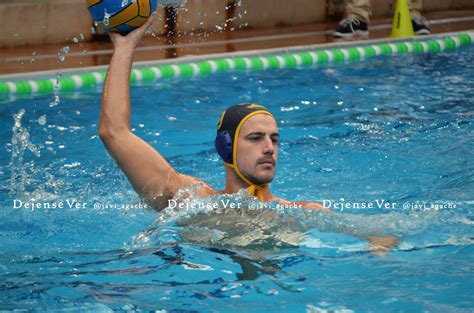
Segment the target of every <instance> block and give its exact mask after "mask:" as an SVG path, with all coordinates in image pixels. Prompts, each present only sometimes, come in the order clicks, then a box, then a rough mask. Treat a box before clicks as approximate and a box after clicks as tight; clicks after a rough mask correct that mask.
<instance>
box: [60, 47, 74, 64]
mask: <svg viewBox="0 0 474 313" xmlns="http://www.w3.org/2000/svg"><path fill="white" fill-rule="evenodd" d="M70 51H71V48H70V47H69V46H64V47H62V48H61V49H59V51H58V60H59V61H61V62H64V60H66V55H67V54H69V52H70Z"/></svg>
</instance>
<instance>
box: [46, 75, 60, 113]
mask: <svg viewBox="0 0 474 313" xmlns="http://www.w3.org/2000/svg"><path fill="white" fill-rule="evenodd" d="M61 76H62V74H59V73H58V74H57V75H56V82H55V84H54V92H53V99H54V101H52V102H50V103H49V107H50V108H52V107H55V106H57V105H59V104H60V103H61V99H60V97H59V92H60V90H61V83H60V80H61Z"/></svg>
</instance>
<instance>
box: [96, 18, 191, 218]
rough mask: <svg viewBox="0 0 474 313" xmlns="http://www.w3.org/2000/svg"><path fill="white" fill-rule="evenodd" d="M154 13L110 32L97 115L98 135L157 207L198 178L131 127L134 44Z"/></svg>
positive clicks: (134, 184)
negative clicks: (178, 169) (135, 24)
mask: <svg viewBox="0 0 474 313" xmlns="http://www.w3.org/2000/svg"><path fill="white" fill-rule="evenodd" d="M155 18H156V13H154V14H153V15H152V17H150V18H149V19H148V21H147V22H146V23H145V24H144V25H143V26H141V27H140V28H138V29H135V30H134V31H132V32H131V33H129V34H128V35H127V36H122V35H120V34H117V33H111V34H110V37H111V39H112V42H113V44H114V53H113V56H112V60H111V61H110V65H109V68H108V71H107V77H106V79H105V84H104V90H103V94H102V107H101V111H100V118H99V136H100V138H101V140H102V142H103V143H104V145H105V146H106V148H107V150H108V151H109V153H110V154H111V155H112V157H113V158H114V159H115V161H116V162H117V164H118V166H119V167H120V168H121V169H122V171H123V172H124V173H125V175H126V176H127V177H128V179H129V181H130V182H131V184H132V186H133V188H134V189H135V190H136V191H137V192H138V193H139V194H140V195H141V196H143V197H144V198H145V200H146V201H147V202H148V203H149V204H150V205H152V206H153V207H155V208H157V209H162V208H164V207H166V206H167V200H168V199H170V198H172V197H173V196H174V194H175V193H176V191H178V189H180V188H182V187H186V186H188V185H190V184H191V183H193V182H198V180H197V179H195V178H193V177H190V176H186V175H182V174H179V173H178V172H176V171H175V170H174V169H173V168H172V167H171V166H170V165H169V163H168V162H167V161H166V160H165V159H164V158H163V156H162V155H161V154H160V153H158V151H156V150H155V149H154V148H153V147H152V146H150V145H149V144H148V143H146V142H145V141H144V140H142V139H141V138H139V137H138V136H136V135H134V134H133V133H132V132H131V130H130V71H131V68H132V62H133V54H134V51H135V48H136V47H137V46H138V45H139V44H140V42H141V41H142V39H143V36H144V34H145V31H146V29H147V28H148V27H150V26H151V24H152V23H153V21H154V19H155Z"/></svg>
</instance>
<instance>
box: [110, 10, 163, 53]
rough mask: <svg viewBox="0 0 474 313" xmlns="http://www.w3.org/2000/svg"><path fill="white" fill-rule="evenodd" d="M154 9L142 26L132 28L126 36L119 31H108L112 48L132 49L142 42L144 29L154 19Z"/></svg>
mask: <svg viewBox="0 0 474 313" xmlns="http://www.w3.org/2000/svg"><path fill="white" fill-rule="evenodd" d="M156 16H157V14H156V11H155V12H153V14H152V15H151V16H150V17H149V18H148V20H147V21H146V22H145V24H143V25H142V26H140V27H138V28H137V29H134V30H133V31H131V32H130V33H128V34H127V35H126V36H123V35H121V34H119V33H112V32H110V33H109V36H110V38H111V39H112V43H113V44H114V50H118V49H126V50H129V51H134V50H135V48H136V47H137V46H138V45H139V44H140V43H141V42H142V40H143V37H144V36H145V33H146V30H147V29H148V28H149V27H150V26H151V25H152V24H153V22H154V21H155V19H156Z"/></svg>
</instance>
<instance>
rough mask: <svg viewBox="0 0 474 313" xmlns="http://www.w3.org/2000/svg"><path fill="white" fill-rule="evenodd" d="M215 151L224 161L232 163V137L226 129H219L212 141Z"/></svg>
mask: <svg viewBox="0 0 474 313" xmlns="http://www.w3.org/2000/svg"><path fill="white" fill-rule="evenodd" d="M214 144H215V146H216V150H217V153H218V154H219V156H220V157H221V158H222V160H224V162H226V163H232V138H231V137H230V134H229V133H228V132H227V131H225V130H224V131H220V132H219V133H218V134H217V136H216V140H215V141H214Z"/></svg>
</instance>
